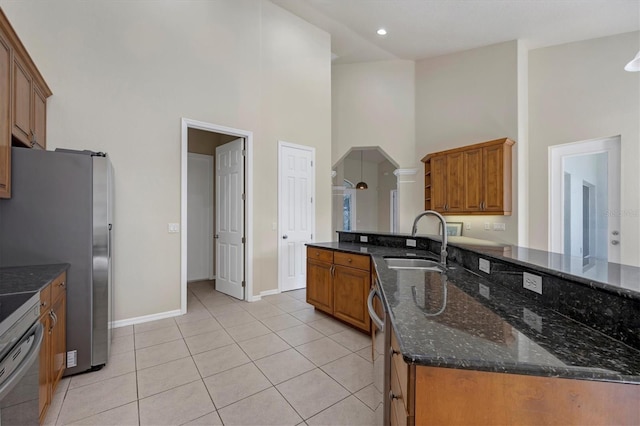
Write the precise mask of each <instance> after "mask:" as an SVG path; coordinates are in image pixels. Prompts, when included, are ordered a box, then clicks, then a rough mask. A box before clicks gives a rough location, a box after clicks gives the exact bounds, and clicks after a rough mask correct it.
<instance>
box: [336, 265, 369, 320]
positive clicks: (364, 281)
mask: <svg viewBox="0 0 640 426" xmlns="http://www.w3.org/2000/svg"><path fill="white" fill-rule="evenodd" d="M334 268H335V272H334V277H333V315H334V316H335V317H336V318H339V319H341V320H343V321H346V322H348V323H349V324H352V325H354V326H356V327H358V328H359V329H361V330H364V331H369V330H371V322H370V320H369V312H368V311H367V296H368V295H369V289H370V287H371V280H370V277H369V271H365V270H362V269H356V268H348V267H346V266H340V265H336V266H334Z"/></svg>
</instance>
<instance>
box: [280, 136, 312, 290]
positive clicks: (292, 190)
mask: <svg viewBox="0 0 640 426" xmlns="http://www.w3.org/2000/svg"><path fill="white" fill-rule="evenodd" d="M314 161H315V150H314V149H313V148H310V147H306V146H301V145H293V144H288V143H285V142H280V144H279V156H278V174H279V176H278V182H279V185H278V187H279V188H278V217H279V241H280V244H279V245H278V259H279V280H278V282H279V288H280V291H288V290H295V289H298V288H304V287H305V286H306V279H307V276H306V275H307V274H306V262H307V256H306V247H305V244H306V243H307V242H310V241H313V234H314V232H315V231H314V228H315V223H314V217H315V216H314V197H315V184H314V165H313V164H314Z"/></svg>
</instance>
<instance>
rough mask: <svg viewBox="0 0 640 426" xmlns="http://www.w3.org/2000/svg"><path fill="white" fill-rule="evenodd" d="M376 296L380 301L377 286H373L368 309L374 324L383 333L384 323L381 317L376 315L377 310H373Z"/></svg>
mask: <svg viewBox="0 0 640 426" xmlns="http://www.w3.org/2000/svg"><path fill="white" fill-rule="evenodd" d="M376 295H377V296H378V298H379V299H380V295H379V294H378V290H377V289H376V287H375V286H373V287H371V290H370V291H369V297H368V298H367V309H368V310H369V317H370V318H371V321H373V324H374V325H375V326H376V327H377V328H378V330H380V332H383V331H384V322H383V321H382V320H381V319H380V317H378V315H377V314H376V310H375V309H374V308H373V298H374V297H375V296H376ZM381 300H382V299H381Z"/></svg>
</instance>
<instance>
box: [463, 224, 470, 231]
mask: <svg viewBox="0 0 640 426" xmlns="http://www.w3.org/2000/svg"><path fill="white" fill-rule="evenodd" d="M464 229H466V230H467V231H471V223H469V222H467V224H466V225H464Z"/></svg>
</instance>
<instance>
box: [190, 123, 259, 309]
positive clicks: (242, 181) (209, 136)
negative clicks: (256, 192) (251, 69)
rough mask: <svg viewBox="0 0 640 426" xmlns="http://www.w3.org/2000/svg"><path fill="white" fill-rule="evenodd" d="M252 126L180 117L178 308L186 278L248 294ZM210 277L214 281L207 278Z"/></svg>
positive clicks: (238, 294) (233, 293)
mask: <svg viewBox="0 0 640 426" xmlns="http://www.w3.org/2000/svg"><path fill="white" fill-rule="evenodd" d="M252 137H253V136H252V132H248V131H243V130H238V129H232V128H227V127H223V126H217V125H214V124H210V123H203V122H198V121H194V120H188V119H183V120H182V149H181V151H182V176H181V188H182V191H181V192H182V196H181V228H182V234H181V249H180V251H181V267H180V268H181V280H180V281H181V311H182V313H186V311H187V283H188V282H193V281H202V280H212V284H213V283H214V282H215V287H216V290H218V291H221V292H224V293H226V294H229V295H230V296H233V297H236V298H239V299H243V300H248V299H249V298H250V295H251V280H250V279H249V277H250V276H251V263H250V259H249V257H250V256H249V254H250V253H251V247H250V246H249V243H250V241H247V238H246V236H247V235H249V234H250V233H251V231H252V220H251V216H250V214H249V212H250V211H251V206H252V203H251V200H252V197H251V190H250V189H251V188H250V186H251V184H250V182H251V180H250V175H251V166H252V160H251V158H252V157H251V147H252ZM213 280H215V281H213Z"/></svg>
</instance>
